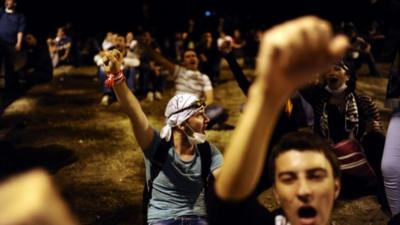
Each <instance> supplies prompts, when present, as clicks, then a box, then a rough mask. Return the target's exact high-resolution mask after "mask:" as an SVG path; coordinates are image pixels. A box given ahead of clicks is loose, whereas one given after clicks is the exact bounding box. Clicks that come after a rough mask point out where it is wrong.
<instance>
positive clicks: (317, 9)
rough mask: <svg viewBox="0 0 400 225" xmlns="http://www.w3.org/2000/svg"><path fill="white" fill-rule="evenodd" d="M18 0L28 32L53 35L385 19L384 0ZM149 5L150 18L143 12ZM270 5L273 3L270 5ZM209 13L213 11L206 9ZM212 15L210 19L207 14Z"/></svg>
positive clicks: (161, 32)
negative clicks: (222, 22)
mask: <svg viewBox="0 0 400 225" xmlns="http://www.w3.org/2000/svg"><path fill="white" fill-rule="evenodd" d="M270 2H272V1H262V0H259V1H255V0H246V1H233V0H159V1H155V0H109V1H94V0H68V1H67V0H65V1H61V0H52V1H50V0H18V10H19V11H20V12H23V13H24V14H25V16H26V17H27V24H28V27H27V29H28V31H31V32H34V33H36V34H37V35H39V36H46V35H54V34H55V30H56V27H58V26H61V25H65V24H66V23H67V22H70V23H72V25H73V27H74V29H75V30H76V32H77V33H78V34H79V35H82V36H91V35H98V34H99V33H101V34H103V33H105V32H106V31H108V30H111V31H116V32H126V31H127V30H135V29H136V28H137V26H138V25H145V26H146V24H147V26H151V27H154V28H155V30H156V31H157V32H158V33H160V34H165V33H168V32H170V31H175V30H182V29H184V27H185V24H186V21H187V19H188V18H195V19H197V20H200V21H205V24H207V21H212V20H214V21H215V20H217V18H219V17H220V16H225V17H226V16H230V17H232V18H236V20H234V21H235V22H236V24H237V25H239V26H248V25H249V23H250V24H263V25H265V26H270V25H272V24H275V23H277V22H280V21H283V20H286V19H289V18H293V17H297V16H300V15H304V14H316V15H319V16H321V17H323V18H326V19H329V20H331V21H342V20H354V21H359V22H363V21H369V20H371V19H374V18H376V17H378V18H381V17H384V14H385V13H384V10H382V8H383V6H382V5H383V0H382V1H379V2H378V3H377V4H374V5H373V6H371V3H370V1H369V0H293V1H289V0H275V1H273V5H271V6H269V7H265V5H266V4H269V3H270ZM143 3H146V5H147V6H148V7H147V9H148V10H147V12H148V16H147V17H146V16H144V15H143V11H144V10H143ZM270 4H271V3H270ZM207 11H208V12H207ZM206 13H208V14H207V15H209V16H208V17H207V16H206Z"/></svg>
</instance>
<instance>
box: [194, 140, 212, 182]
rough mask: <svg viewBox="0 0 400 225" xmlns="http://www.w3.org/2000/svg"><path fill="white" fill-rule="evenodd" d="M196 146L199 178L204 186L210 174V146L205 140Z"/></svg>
mask: <svg viewBox="0 0 400 225" xmlns="http://www.w3.org/2000/svg"><path fill="white" fill-rule="evenodd" d="M197 148H198V149H199V153H200V160H201V179H202V181H203V186H204V187H205V188H206V187H207V183H208V178H209V176H210V175H211V170H210V166H211V146H210V143H208V142H207V141H206V142H204V143H202V144H198V145H197Z"/></svg>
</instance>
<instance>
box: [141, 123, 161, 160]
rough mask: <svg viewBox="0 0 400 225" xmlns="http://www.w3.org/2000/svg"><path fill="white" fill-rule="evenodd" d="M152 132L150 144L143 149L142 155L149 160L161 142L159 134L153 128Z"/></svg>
mask: <svg viewBox="0 0 400 225" xmlns="http://www.w3.org/2000/svg"><path fill="white" fill-rule="evenodd" d="M153 132H154V135H153V140H151V143H150V146H149V147H148V148H147V149H144V150H143V153H144V156H145V157H146V158H147V159H149V160H152V159H153V157H154V154H155V152H156V150H157V148H158V146H159V145H160V142H161V137H160V134H159V133H158V132H157V131H155V130H154V131H153Z"/></svg>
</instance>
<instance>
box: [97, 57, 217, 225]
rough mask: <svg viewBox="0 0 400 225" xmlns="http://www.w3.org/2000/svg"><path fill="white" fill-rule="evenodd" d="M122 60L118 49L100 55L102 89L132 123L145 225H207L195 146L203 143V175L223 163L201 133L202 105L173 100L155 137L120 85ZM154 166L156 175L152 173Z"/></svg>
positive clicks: (187, 98) (193, 99) (183, 97)
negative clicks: (145, 194) (144, 189)
mask: <svg viewBox="0 0 400 225" xmlns="http://www.w3.org/2000/svg"><path fill="white" fill-rule="evenodd" d="M122 58H123V57H122V55H121V53H120V52H119V51H118V50H112V51H109V52H106V53H105V56H104V57H103V61H104V68H105V71H106V73H107V74H108V77H109V79H108V80H107V82H106V84H107V85H110V86H112V87H113V88H114V92H115V94H116V96H117V99H118V101H119V103H120V105H121V108H122V110H123V111H124V112H125V113H126V114H127V115H128V117H129V119H130V120H131V123H132V127H133V132H134V135H135V137H136V140H137V142H138V144H139V146H140V147H141V149H142V150H143V152H144V156H145V165H146V180H147V181H148V182H147V185H148V186H149V187H151V188H150V189H149V194H150V199H149V204H148V206H147V210H148V211H147V223H148V224H152V225H162V224H171V225H172V224H181V223H182V222H187V221H190V224H198V225H200V224H201V225H204V224H208V222H207V217H206V208H205V194H204V187H205V180H204V179H203V176H202V175H203V172H202V169H203V168H202V165H204V164H203V162H202V160H203V152H202V151H200V150H203V148H201V147H200V145H201V144H203V143H204V144H208V150H209V151H210V155H209V156H210V163H209V170H208V171H209V173H212V175H213V176H214V177H217V176H218V171H219V168H220V167H221V165H222V162H223V158H222V154H221V153H220V151H219V150H218V149H217V148H216V147H215V146H214V145H212V144H209V143H208V142H206V132H205V128H206V126H207V124H208V122H209V119H208V117H207V116H206V115H205V104H204V103H203V102H201V101H200V100H199V98H198V97H197V96H195V95H193V94H188V93H181V94H177V95H175V96H174V97H172V98H171V100H170V101H169V102H168V104H167V107H166V110H165V117H166V125H165V126H164V127H163V128H162V130H161V132H160V133H158V132H157V131H155V130H154V129H153V128H152V127H151V125H150V124H149V121H148V119H147V117H146V115H145V114H144V112H143V110H142V108H141V106H140V103H139V101H138V99H137V98H136V97H135V96H134V95H133V94H132V92H131V91H130V90H129V88H128V86H127V85H126V83H125V79H124V75H123V74H122V72H121V71H120V65H121V62H122ZM163 146H167V147H163ZM162 152H164V153H165V154H164V158H163V157H161V158H163V159H160V157H159V155H160V153H161V155H162ZM160 164H161V165H160ZM157 166H159V167H158V168H159V171H157V173H154V169H155V168H156V167H157ZM207 169H208V168H207ZM149 181H150V182H149ZM144 207H146V206H144Z"/></svg>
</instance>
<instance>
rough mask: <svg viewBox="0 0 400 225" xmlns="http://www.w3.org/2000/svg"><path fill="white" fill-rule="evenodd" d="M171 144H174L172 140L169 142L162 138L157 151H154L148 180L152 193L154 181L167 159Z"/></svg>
mask: <svg viewBox="0 0 400 225" xmlns="http://www.w3.org/2000/svg"><path fill="white" fill-rule="evenodd" d="M171 146H172V143H171V142H167V141H165V140H164V139H161V141H160V144H159V146H158V148H157V149H156V152H155V153H154V156H153V159H152V160H151V162H152V165H151V167H150V179H149V181H148V182H147V188H148V190H149V192H150V194H151V189H152V188H153V181H154V179H156V177H157V176H158V174H159V173H160V171H161V169H162V166H163V164H164V163H165V161H167V157H168V150H169V148H170V147H171Z"/></svg>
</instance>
